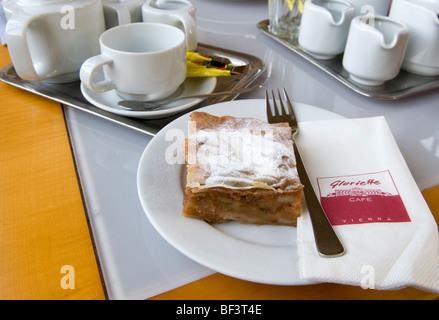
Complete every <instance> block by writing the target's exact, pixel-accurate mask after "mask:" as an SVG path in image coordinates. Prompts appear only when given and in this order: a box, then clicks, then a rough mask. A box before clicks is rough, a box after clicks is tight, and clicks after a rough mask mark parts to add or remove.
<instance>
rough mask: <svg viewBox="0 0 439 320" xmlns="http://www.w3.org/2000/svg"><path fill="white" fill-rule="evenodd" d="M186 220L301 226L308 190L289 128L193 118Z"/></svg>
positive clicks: (209, 117) (187, 144)
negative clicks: (300, 221)
mask: <svg viewBox="0 0 439 320" xmlns="http://www.w3.org/2000/svg"><path fill="white" fill-rule="evenodd" d="M189 127H190V129H189V136H188V138H187V139H186V140H185V153H186V154H185V159H186V169H187V172H186V187H185V194H184V200H183V215H184V216H185V217H190V218H197V219H201V220H204V221H207V222H210V223H222V222H226V221H231V220H235V221H239V222H241V223H251V224H258V225H264V224H272V225H287V226H296V223H297V218H298V217H299V216H300V210H301V202H302V189H303V185H302V184H301V182H300V179H299V176H298V173H297V169H296V159H295V155H294V149H293V140H292V139H291V128H290V127H289V126H288V124H286V123H278V124H268V123H266V122H264V121H262V120H258V119H254V118H238V117H231V116H223V117H216V116H213V115H210V114H208V113H204V112H193V113H192V114H191V122H190V126H189Z"/></svg>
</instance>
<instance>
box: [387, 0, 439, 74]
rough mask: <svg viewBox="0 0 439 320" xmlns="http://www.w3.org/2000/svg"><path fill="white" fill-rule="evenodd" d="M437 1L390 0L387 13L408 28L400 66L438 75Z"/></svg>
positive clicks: (438, 27) (438, 11)
mask: <svg viewBox="0 0 439 320" xmlns="http://www.w3.org/2000/svg"><path fill="white" fill-rule="evenodd" d="M438 14H439V1H427V0H411V1H407V0H393V3H392V7H391V9H390V13H389V16H390V17H391V18H394V19H397V20H399V21H401V22H403V23H404V24H406V25H407V26H408V28H409V29H410V39H409V42H408V46H407V52H406V54H405V57H404V62H403V65H402V68H403V69H404V70H406V71H408V72H411V73H414V74H418V75H423V76H438V75H439V18H438Z"/></svg>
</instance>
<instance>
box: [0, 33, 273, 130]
mask: <svg viewBox="0 0 439 320" xmlns="http://www.w3.org/2000/svg"><path fill="white" fill-rule="evenodd" d="M196 51H197V52H204V53H210V54H217V55H218V54H219V55H222V56H224V57H227V58H231V59H235V60H236V59H238V60H239V59H240V60H241V61H247V62H248V63H249V69H248V70H247V73H246V74H245V75H243V76H242V77H241V78H238V79H237V80H236V83H233V85H231V86H230V87H229V88H227V90H233V89H241V88H246V87H249V86H250V85H251V84H252V83H253V82H255V81H256V80H257V79H258V78H259V77H260V76H261V75H262V74H264V73H265V70H266V66H265V63H264V62H263V61H262V60H261V59H260V58H258V57H256V56H253V55H251V54H247V53H243V52H238V51H234V50H229V49H225V48H220V47H216V46H213V45H209V44H205V43H200V42H199V43H198V47H197V50H196ZM11 73H12V76H11ZM224 78H226V77H224ZM227 78H228V77H227ZM0 80H1V81H3V82H5V83H7V84H9V85H12V86H15V87H17V88H20V89H23V90H25V91H29V92H31V93H34V94H37V95H39V96H43V97H45V98H48V99H50V100H54V101H57V102H59V103H61V104H62V105H66V106H69V107H74V108H76V109H80V110H83V111H85V112H87V113H90V114H93V115H95V116H98V117H100V118H103V119H106V120H109V121H111V122H114V123H118V124H120V125H123V126H126V127H129V128H131V129H134V130H136V131H140V132H143V133H146V134H148V135H151V136H155V135H156V134H157V132H159V131H160V130H161V129H162V128H163V127H164V126H166V125H167V124H168V123H169V122H171V121H172V120H174V119H175V118H177V117H179V116H181V115H182V114H184V113H187V112H190V111H192V110H194V109H197V108H201V107H204V106H206V105H211V104H215V103H220V102H224V101H230V100H234V99H236V97H238V96H239V94H235V95H230V96H219V97H212V98H208V99H205V100H203V101H201V102H200V103H199V104H197V105H196V106H194V107H192V108H189V109H187V110H184V111H183V112H180V113H178V114H176V115H173V116H169V117H165V118H160V119H150V120H144V119H136V118H130V117H124V116H121V115H117V114H114V113H111V112H108V111H105V110H102V109H100V108H98V107H96V106H94V105H92V104H91V103H89V102H88V101H86V99H85V98H84V96H83V95H82V93H81V90H80V83H81V82H80V81H79V80H78V81H76V82H72V83H67V84H58V86H61V87H62V86H64V87H65V88H67V86H72V88H73V89H72V93H75V94H79V95H80V97H81V98H82V99H83V101H80V100H78V99H77V98H75V97H74V96H72V95H67V94H65V93H60V92H57V91H56V90H53V89H51V88H50V87H51V86H52V85H53V84H49V83H45V82H44V81H27V80H22V79H21V78H20V77H19V76H18V75H17V74H16V72H15V69H14V66H13V64H12V63H10V64H8V65H6V66H4V67H3V68H1V70H0ZM225 82H226V81H225ZM220 85H221V83H220V84H217V87H216V88H215V90H214V92H215V91H217V88H218V87H219V86H220ZM75 86H76V87H75ZM221 91H226V90H224V89H222V90H221Z"/></svg>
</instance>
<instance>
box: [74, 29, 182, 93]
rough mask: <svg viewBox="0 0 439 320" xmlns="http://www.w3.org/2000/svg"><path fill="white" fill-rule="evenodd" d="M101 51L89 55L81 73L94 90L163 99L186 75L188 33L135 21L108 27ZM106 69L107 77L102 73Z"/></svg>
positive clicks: (87, 84)
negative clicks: (95, 54) (90, 56)
mask: <svg viewBox="0 0 439 320" xmlns="http://www.w3.org/2000/svg"><path fill="white" fill-rule="evenodd" d="M100 46H101V54H100V55H97V56H94V57H92V58H89V59H88V60H86V61H85V62H84V64H83V65H82V67H81V71H80V77H81V81H82V82H83V84H84V85H85V86H86V87H88V88H89V89H90V90H93V91H96V92H105V91H109V90H113V89H115V90H116V92H117V93H118V94H119V95H120V96H121V97H122V98H124V99H134V100H145V101H149V100H159V99H163V98H165V97H167V96H169V95H171V94H172V93H173V92H175V91H176V90H177V89H178V87H179V86H180V85H181V84H182V83H183V82H184V80H185V79H186V37H185V35H184V33H183V32H182V31H181V30H180V29H178V28H176V27H173V26H169V25H166V24H159V23H143V22H140V23H131V24H124V25H121V26H117V27H114V28H111V29H108V30H107V31H105V32H104V33H103V34H102V36H101V37H100ZM102 69H103V71H104V76H105V79H104V80H101V81H97V78H98V77H99V76H101V77H102Z"/></svg>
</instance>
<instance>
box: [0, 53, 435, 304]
mask: <svg viewBox="0 0 439 320" xmlns="http://www.w3.org/2000/svg"><path fill="white" fill-rule="evenodd" d="M8 63H10V58H9V54H8V51H7V48H6V47H5V46H2V47H1V48H0V67H3V66H5V65H7V64H8ZM0 101H1V108H0V181H1V184H0V252H1V256H0V299H3V300H5V299H57V300H59V299H105V298H106V296H105V289H104V287H103V283H102V280H101V277H100V273H99V267H98V264H97V260H96V256H95V252H94V249H93V243H92V239H91V236H90V232H89V227H88V223H87V217H86V213H85V210H84V205H83V201H82V196H81V190H80V188H79V185H78V180H77V176H76V171H75V164H74V160H73V157H72V152H71V148H70V143H69V137H68V132H67V130H66V124H65V119H64V115H63V111H62V107H61V105H60V104H59V103H57V102H54V101H51V100H49V99H46V98H43V97H39V96H37V95H34V94H32V93H29V92H26V91H23V90H21V89H18V88H15V87H13V86H10V85H8V84H5V83H3V82H0ZM423 195H424V197H425V199H426V201H427V203H428V204H429V206H430V209H431V211H432V212H433V214H434V216H435V218H436V221H439V186H436V187H434V188H431V189H429V190H426V191H424V192H423ZM152 299H219V300H222V299H262V300H264V299H278V300H282V299H439V295H437V294H432V293H428V292H424V291H420V290H417V289H414V288H406V289H403V290H397V291H376V290H363V289H361V288H359V287H350V286H344V285H336V284H319V285H312V286H274V285H263V284H257V283H251V282H247V281H243V280H239V279H234V278H231V277H228V276H225V275H222V274H218V273H216V274H213V275H211V276H208V277H206V278H203V279H201V280H198V281H195V282H192V283H190V284H188V285H185V286H182V287H180V288H177V289H174V290H171V291H169V292H165V293H163V294H160V295H158V296H155V297H153V298H152Z"/></svg>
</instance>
